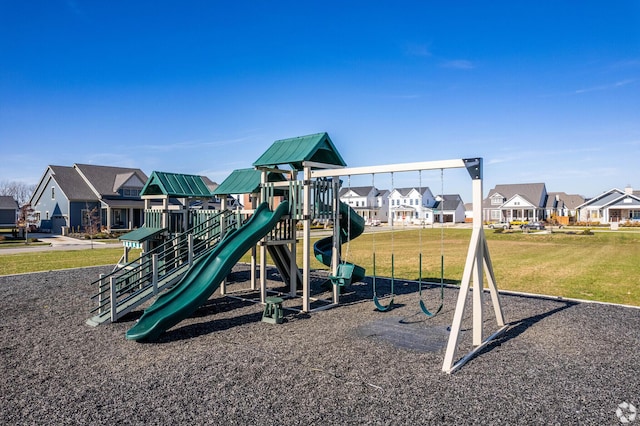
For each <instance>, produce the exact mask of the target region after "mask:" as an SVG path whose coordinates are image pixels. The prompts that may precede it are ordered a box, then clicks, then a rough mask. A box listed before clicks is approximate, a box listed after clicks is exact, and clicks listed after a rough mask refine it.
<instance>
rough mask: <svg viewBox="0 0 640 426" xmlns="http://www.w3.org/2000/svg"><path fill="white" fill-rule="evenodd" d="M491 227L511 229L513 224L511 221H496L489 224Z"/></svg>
mask: <svg viewBox="0 0 640 426" xmlns="http://www.w3.org/2000/svg"><path fill="white" fill-rule="evenodd" d="M489 228H490V229H500V228H502V229H511V224H510V223H509V222H495V223H490V224H489Z"/></svg>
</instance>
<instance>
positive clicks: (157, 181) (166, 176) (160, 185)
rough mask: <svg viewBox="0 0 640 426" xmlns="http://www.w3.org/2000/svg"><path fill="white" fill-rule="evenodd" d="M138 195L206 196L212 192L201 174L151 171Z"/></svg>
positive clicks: (209, 195)
mask: <svg viewBox="0 0 640 426" xmlns="http://www.w3.org/2000/svg"><path fill="white" fill-rule="evenodd" d="M140 195H143V196H144V195H168V196H170V197H201V198H208V197H211V196H212V193H211V190H210V189H209V187H208V186H207V184H206V182H205V178H204V177H203V176H196V175H184V174H180V173H166V172H153V173H151V177H149V180H148V181H147V183H146V184H145V186H144V188H142V192H141V194H140Z"/></svg>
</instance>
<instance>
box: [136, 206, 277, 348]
mask: <svg viewBox="0 0 640 426" xmlns="http://www.w3.org/2000/svg"><path fill="white" fill-rule="evenodd" d="M288 211H289V203H288V202H286V201H285V202H283V203H281V204H280V205H279V206H278V207H277V208H276V209H275V210H274V211H271V210H269V206H268V204H267V203H262V204H260V206H259V207H258V208H257V209H256V211H255V212H254V214H253V216H251V218H250V219H249V220H248V221H247V223H245V224H244V225H242V226H241V227H240V228H238V229H237V230H236V231H235V232H232V233H229V234H228V235H227V236H226V237H225V238H224V239H223V240H222V241H221V242H220V243H219V244H218V246H217V247H216V248H215V249H214V250H213V251H212V252H211V254H209V255H208V256H206V257H205V258H203V259H201V260H199V261H198V262H196V263H195V264H194V265H193V266H192V267H191V268H189V270H188V271H187V272H186V273H185V275H184V276H183V277H182V279H181V280H180V281H179V282H178V284H176V285H175V286H174V287H173V288H171V289H170V290H169V291H167V292H166V293H163V294H161V295H160V296H159V297H158V298H157V299H156V301H155V302H154V303H153V305H151V306H149V308H147V309H146V310H145V311H144V314H142V316H141V317H140V319H139V320H138V322H137V323H136V325H134V326H133V327H131V328H130V329H129V330H128V331H127V334H126V337H127V339H129V340H154V339H156V338H158V336H160V334H162V332H164V331H165V330H167V329H169V328H170V327H173V326H174V325H176V324H178V323H179V322H180V321H182V320H183V319H185V318H187V317H189V316H190V315H191V314H193V312H195V310H196V309H198V307H200V306H201V305H202V304H203V303H205V302H206V301H207V300H208V299H209V297H210V296H211V295H212V294H213V292H214V291H216V289H217V288H218V287H219V286H220V283H221V282H222V280H224V278H225V277H226V276H227V275H228V274H229V272H231V268H233V266H234V265H235V264H236V263H237V262H238V261H239V260H240V258H241V257H242V256H243V255H244V254H245V253H246V252H247V250H249V249H250V248H251V247H253V246H254V245H255V244H257V243H258V241H260V239H261V238H262V237H264V236H265V235H267V234H268V233H269V231H271V229H273V227H274V226H276V224H277V223H278V221H279V220H280V218H281V217H282V216H283V215H285V214H287V213H288Z"/></svg>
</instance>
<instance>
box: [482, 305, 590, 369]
mask: <svg viewBox="0 0 640 426" xmlns="http://www.w3.org/2000/svg"><path fill="white" fill-rule="evenodd" d="M517 297H519V298H527V299H535V300H544V301H549V299H548V298H544V297H537V296H534V295H518V296H517ZM556 303H560V304H561V306H558V307H556V308H554V309H551V310H549V311H546V312H543V313H540V314H537V315H533V316H530V317H527V318H523V319H520V320H517V321H512V322H510V323H508V324H507V326H508V328H507V330H506V331H505V332H504V333H502V334H501V335H500V336H499V337H498V338H496V339H495V340H492V341H491V342H490V343H489V344H488V345H487V346H485V347H484V348H482V350H480V351H478V353H476V354H475V356H474V358H475V357H478V356H481V355H483V354H486V353H488V352H491V351H492V350H493V349H495V348H497V347H499V346H501V345H502V344H504V343H507V342H509V341H510V340H513V339H516V338H518V337H519V336H521V335H522V334H523V333H524V332H525V331H527V330H528V329H530V328H531V327H533V326H534V325H536V324H537V323H539V322H541V321H543V320H545V319H547V318H549V317H551V316H553V315H555V314H557V313H559V312H562V311H564V310H567V309H569V308H573V307H575V306H577V305H579V303H578V302H573V301H569V300H558V301H556Z"/></svg>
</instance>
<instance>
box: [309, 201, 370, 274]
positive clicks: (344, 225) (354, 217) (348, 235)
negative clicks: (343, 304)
mask: <svg viewBox="0 0 640 426" xmlns="http://www.w3.org/2000/svg"><path fill="white" fill-rule="evenodd" d="M363 232H364V218H363V217H362V216H360V215H359V214H358V213H356V211H355V210H353V209H352V208H351V207H349V205H348V204H345V203H343V202H340V244H344V243H345V242H347V241H350V240H353V239H354V238H357V237H359V236H360V235H361V234H362V233H363ZM332 249H333V237H327V238H323V239H321V240H319V241H317V242H316V243H315V244H314V245H313V253H314V254H315V256H316V259H318V261H319V262H322V264H323V265H327V266H331V251H332ZM345 263H347V264H349V265H353V264H352V263H349V262H345ZM353 267H354V268H353V275H352V276H351V282H357V281H362V279H363V278H364V276H365V273H366V271H365V269H364V268H363V267H362V266H359V265H353Z"/></svg>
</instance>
